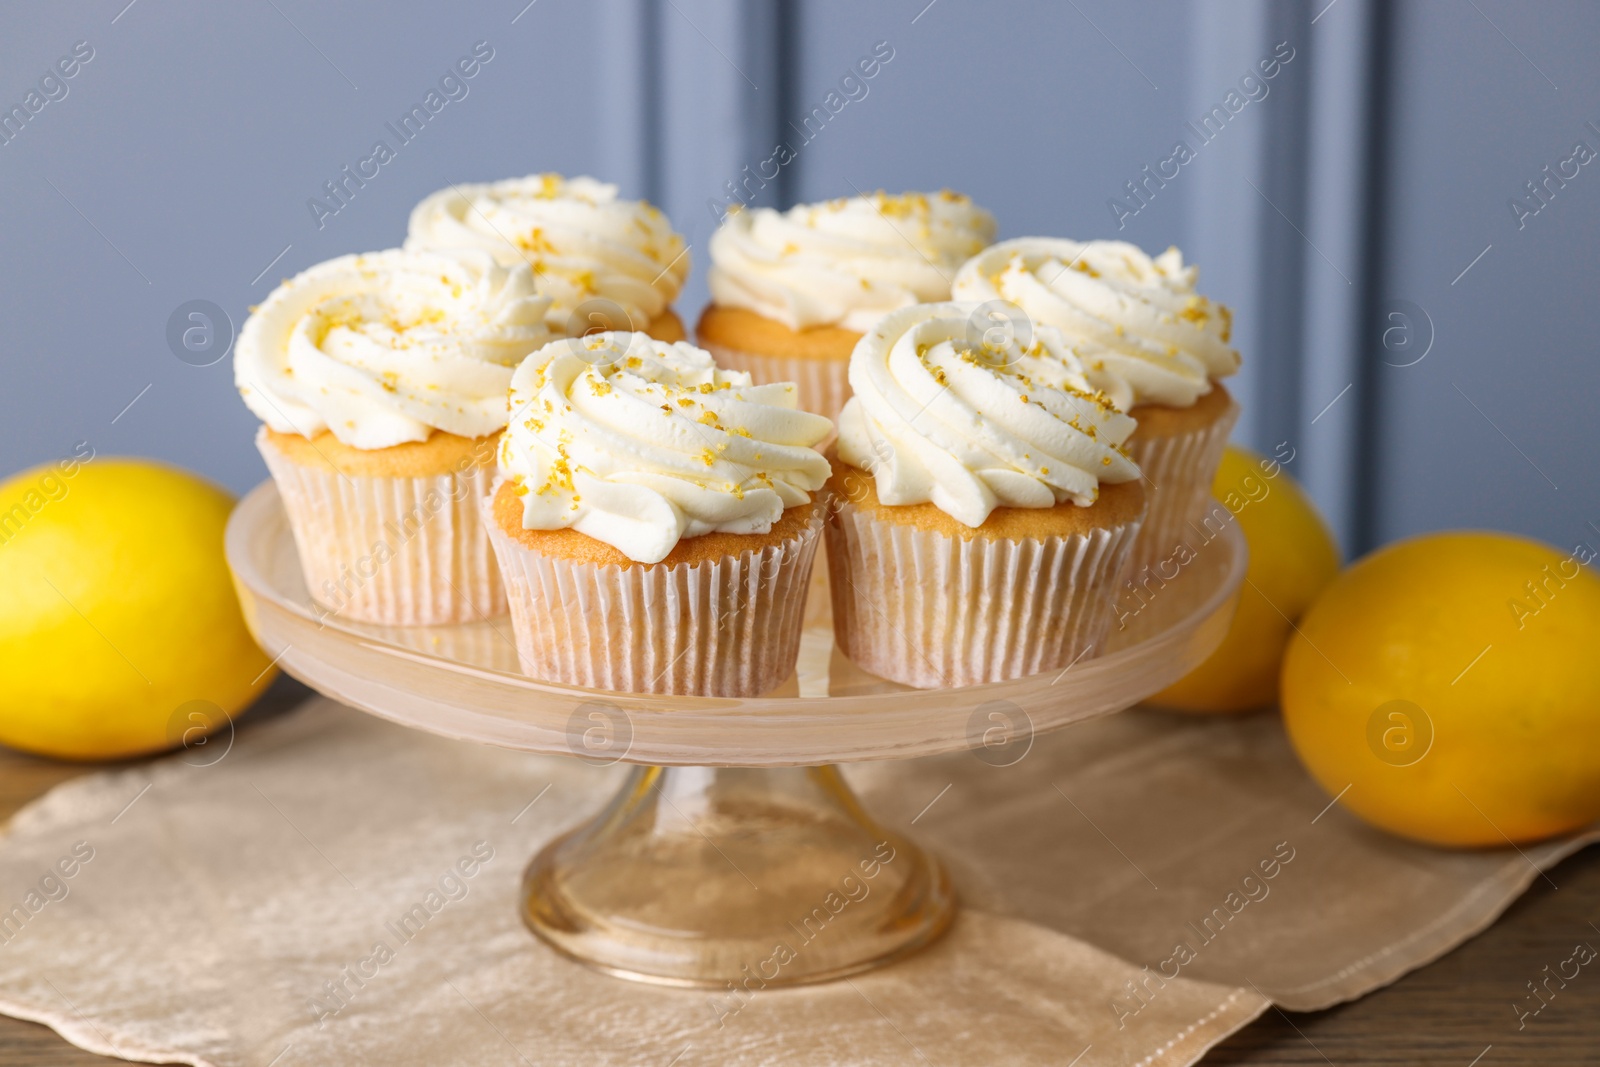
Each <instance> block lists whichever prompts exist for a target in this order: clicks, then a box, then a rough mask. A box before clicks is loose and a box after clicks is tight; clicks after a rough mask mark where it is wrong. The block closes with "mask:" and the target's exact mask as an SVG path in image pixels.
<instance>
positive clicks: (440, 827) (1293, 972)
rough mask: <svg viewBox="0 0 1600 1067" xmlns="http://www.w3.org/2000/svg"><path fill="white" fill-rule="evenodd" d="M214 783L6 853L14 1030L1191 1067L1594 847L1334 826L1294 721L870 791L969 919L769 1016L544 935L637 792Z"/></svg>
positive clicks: (927, 767) (296, 778)
mask: <svg viewBox="0 0 1600 1067" xmlns="http://www.w3.org/2000/svg"><path fill="white" fill-rule="evenodd" d="M217 751H218V750H217V749H212V750H211V751H210V752H206V751H205V750H197V751H195V752H191V753H185V754H183V755H180V756H179V757H175V758H173V759H169V760H164V761H160V762H157V763H154V764H150V765H148V766H145V767H141V768H138V769H134V770H127V771H118V772H112V773H105V774H99V775H94V776H90V777H86V778H82V779H78V780H76V781H73V782H70V783H68V784H66V785H64V786H62V787H60V788H58V789H57V790H55V791H53V792H52V793H50V794H49V795H47V796H46V797H44V798H43V799H41V800H40V801H38V802H36V803H35V804H33V805H32V806H30V807H29V808H27V809H25V810H24V811H23V812H21V813H19V815H18V816H17V817H16V819H15V820H14V822H13V824H12V826H11V828H10V832H9V835H8V837H7V838H6V839H5V840H4V841H3V842H0V909H4V911H3V912H0V1012H4V1013H5V1014H10V1015H14V1016H18V1017H21V1018H28V1019H34V1020H38V1021H40V1022H44V1023H47V1024H48V1025H50V1026H53V1027H55V1028H56V1029H57V1030H58V1031H60V1032H61V1033H62V1034H63V1035H64V1036H66V1037H67V1038H68V1039H69V1040H71V1041H72V1042H74V1043H75V1044H78V1045H81V1046H83V1047H84V1048H88V1049H90V1050H92V1051H96V1052H102V1053H106V1054H109V1055H120V1056H123V1057H125V1058H130V1059H144V1060H150V1061H179V1062H186V1063H192V1064H215V1065H218V1067H224V1065H227V1067H232V1065H269V1064H270V1065H272V1067H299V1065H308V1064H346V1065H347V1064H362V1063H382V1064H397V1065H404V1064H419V1065H420V1064H428V1065H435V1064H446V1063H470V1064H498V1063H505V1064H519V1063H526V1064H569V1063H570V1064H579V1063H582V1064H594V1063H598V1064H641V1063H642V1064H649V1063H656V1064H662V1065H667V1064H676V1065H679V1067H691V1065H697V1064H722V1063H739V1064H748V1063H757V1064H760V1063H784V1064H791V1063H797V1064H817V1065H832V1064H879V1063H882V1064H901V1063H908V1062H927V1063H933V1064H967V1063H972V1064H991V1063H1018V1064H1031V1063H1039V1064H1045V1063H1051V1064H1068V1063H1077V1064H1079V1065H1081V1067H1090V1065H1093V1064H1152V1065H1153V1064H1185V1063H1191V1062H1193V1061H1194V1060H1196V1059H1198V1058H1199V1057H1200V1056H1201V1055H1202V1054H1203V1053H1204V1051H1205V1049H1207V1048H1208V1047H1210V1046H1211V1045H1212V1044H1214V1043H1215V1042H1216V1041H1218V1040H1220V1039H1221V1038H1222V1037H1223V1036H1225V1035H1226V1034H1228V1033H1230V1032H1232V1031H1233V1030H1236V1029H1238V1028H1239V1027H1241V1026H1243V1025H1245V1024H1246V1023H1247V1022H1248V1021H1249V1020H1250V1019H1252V1018H1254V1017H1255V1016H1256V1015H1257V1014H1259V1012H1260V1011H1262V1010H1263V1009H1264V1008H1265V1007H1266V1004H1267V1001H1266V1000H1265V999H1264V996H1263V994H1265V995H1266V996H1271V997H1273V998H1275V999H1278V1000H1279V1001H1280V1002H1281V1003H1284V1004H1286V1005H1289V1006H1292V1007H1311V1006H1316V1005H1320V1004H1326V1003H1332V1002H1334V1001H1336V1000H1339V999H1342V998H1346V997H1351V996H1357V995H1359V994H1361V993H1362V992H1365V991H1367V990H1369V989H1372V988H1374V987H1376V986H1378V985H1381V984H1383V983H1384V982H1387V981H1390V980H1392V979H1393V978H1394V977H1395V976H1397V975H1398V974H1400V973H1402V972H1404V971H1405V970H1407V969H1409V968H1411V967H1415V966H1418V965H1419V964H1421V963H1423V962H1426V961H1427V960H1429V959H1431V958H1433V957H1434V956H1436V955H1438V954H1439V953H1441V952H1443V951H1445V950H1446V949H1447V948H1448V947H1449V946H1450V945H1453V944H1455V943H1457V942H1459V941H1460V940H1462V939H1463V938H1465V937H1467V936H1469V935H1470V934H1471V933H1473V932H1475V931H1476V930H1478V929H1481V928H1482V927H1483V926H1484V925H1486V924H1487V923H1488V922H1490V921H1492V919H1493V918H1494V916H1495V915H1496V914H1498V913H1499V911H1500V910H1501V909H1502V908H1503V907H1504V906H1505V905H1506V904H1507V903H1508V902H1509V901H1510V900H1511V899H1512V898H1513V897H1514V896H1515V895H1516V894H1517V893H1518V892H1520V891H1521V890H1522V888H1524V887H1525V886H1526V885H1527V884H1528V882H1529V881H1530V880H1531V879H1532V878H1533V877H1536V876H1537V874H1536V872H1535V870H1534V865H1538V866H1548V865H1550V864H1553V863H1554V862H1555V861H1556V860H1557V859H1558V858H1559V857H1560V856H1561V855H1564V854H1566V853H1567V852H1570V851H1571V850H1572V849H1574V848H1576V847H1577V843H1576V842H1575V841H1567V842H1561V843H1556V844H1550V845H1545V846H1541V847H1539V848H1536V849H1526V850H1524V851H1525V853H1526V856H1525V857H1524V856H1523V855H1520V854H1518V853H1517V852H1515V851H1513V850H1510V849H1507V850H1504V851H1500V852H1485V853H1444V852H1435V851H1431V850H1427V849H1421V848H1417V847H1415V846H1409V845H1405V844H1402V843H1399V842H1396V841H1393V840H1390V839H1388V838H1385V837H1383V836H1381V835H1378V834H1375V833H1372V832H1369V831H1367V830H1365V829H1363V828H1362V827H1360V826H1359V825H1358V824H1356V823H1355V822H1354V821H1353V820H1351V819H1349V818H1347V817H1346V816H1345V815H1344V813H1343V812H1342V811H1340V810H1339V809H1338V808H1337V807H1334V808H1332V809H1330V810H1327V811H1325V812H1322V813H1321V815H1320V817H1317V816H1318V814H1319V811H1320V810H1321V809H1322V808H1323V807H1324V805H1326V803H1327V801H1326V798H1324V797H1322V796H1321V794H1320V793H1319V792H1318V791H1317V790H1316V788H1315V787H1314V786H1312V785H1311V784H1310V783H1309V782H1308V781H1306V779H1305V778H1304V776H1303V774H1302V773H1301V772H1300V771H1299V770H1298V768H1297V766H1296V765H1295V764H1294V762H1293V757H1292V755H1291V754H1290V753H1289V752H1288V750H1287V748H1286V746H1285V744H1284V742H1283V739H1282V734H1281V730H1280V729H1279V728H1278V726H1277V724H1276V720H1274V719H1272V718H1270V717H1259V718H1255V719H1250V720H1244V721H1236V722H1199V723H1197V722H1190V721H1186V720H1180V719H1173V718H1167V717H1162V716H1157V715H1153V714H1147V713H1132V714H1127V715H1123V716H1115V717H1112V718H1110V719H1107V720H1103V721H1099V722H1094V723H1088V724H1084V725H1082V726H1077V727H1073V728H1071V729H1069V730H1065V731H1062V732H1060V733H1057V734H1054V735H1050V736H1047V737H1041V738H1038V739H1036V740H1035V742H1034V743H1033V745H1032V747H1031V748H1030V749H1028V750H1027V752H1026V755H1025V756H1023V758H1021V759H1020V760H1019V761H1017V762H1015V763H1014V764H1012V765H1010V766H1003V767H1002V766H993V765H991V763H986V762H984V761H983V760H981V759H979V758H978V757H977V756H975V755H971V754H960V755H956V756H948V757H940V758H937V759H931V760H922V761H915V762H910V763H901V764H879V765H866V766H860V767H854V768H850V769H849V770H848V772H847V773H848V774H849V775H850V777H851V779H852V781H853V782H854V783H855V784H856V786H857V788H858V789H859V790H860V791H861V792H862V794H863V796H864V798H865V799H866V801H867V803H868V806H869V807H870V808H872V809H873V810H874V811H875V812H877V813H878V814H879V815H881V816H882V817H883V818H884V820H885V821H887V822H890V823H895V824H898V825H900V826H901V827H903V828H904V827H907V826H908V824H914V825H909V829H910V832H912V833H913V834H915V835H916V836H918V837H919V838H920V839H921V840H922V841H923V842H924V843H926V844H928V845H930V846H932V847H934V848H936V849H938V851H939V852H940V854H941V856H942V857H943V858H944V859H945V860H946V862H947V863H948V864H949V865H950V867H951V869H952V871H953V872H954V873H955V875H956V879H957V884H958V886H959V889H960V891H961V893H962V894H963V900H964V902H965V904H966V908H965V910H964V911H963V913H962V917H961V919H960V920H959V921H958V922H957V924H956V926H955V928H954V929H953V931H952V932H951V934H950V935H949V936H948V937H947V938H945V939H944V940H943V941H941V942H940V943H939V944H937V945H936V946H934V947H933V948H932V949H930V950H928V951H927V952H924V953H922V954H921V955H919V956H916V957H914V958H912V959H910V960H907V961H905V962H903V963H901V964H898V965H896V966H893V967H889V968H885V969H882V970H879V971H876V972H872V973H869V974H866V975H862V976H858V977H856V978H853V979H850V980H847V981H841V982H835V983H831V984H827V985H820V986H811V987H804V988H800V989H792V990H781V991H778V990H772V991H763V992H758V993H756V994H754V995H753V996H750V997H749V998H748V999H745V1000H742V1001H741V1000H733V999H731V998H729V997H727V996H718V995H716V994H714V993H713V994H708V993H706V992H704V991H699V992H696V991H678V990H666V989H658V988H654V987H649V986H642V985H636V984H633V983H628V982H623V981H619V980H616V979H611V978H607V977H604V976H602V975H599V974H597V973H594V972H591V971H589V970H587V969H586V968H583V967H581V966H578V965H576V964H573V963H570V962H568V961H566V960H564V959H562V958H561V957H558V956H556V955H555V954H554V953H553V952H551V951H550V950H548V949H547V948H545V947H544V946H543V944H542V943H540V942H538V941H537V940H535V939H534V938H533V937H532V936H531V935H530V934H528V933H527V932H526V931H525V930H524V929H523V927H522V926H521V924H520V921H519V920H518V917H517V912H516V904H515V901H516V893H517V881H518V878H519V876H520V873H521V869H522V867H523V866H524V864H525V863H526V862H527V860H528V858H529V857H530V855H531V854H532V853H533V851H534V850H535V849H536V848H537V847H538V846H539V845H540V844H542V843H543V842H544V841H545V840H547V839H548V838H549V837H551V836H552V835H554V834H555V833H557V832H558V831H560V830H561V829H564V828H565V827H567V826H569V825H571V824H573V823H575V822H577V821H578V820H580V819H582V818H584V817H585V816H587V815H589V814H590V813H592V812H593V811H594V810H595V809H596V807H597V806H598V805H599V804H600V803H601V802H602V801H603V800H604V799H605V798H606V797H607V796H608V795H609V793H610V791H611V790H612V789H613V788H614V787H615V785H616V784H617V782H618V780H619V775H620V773H621V769H620V768H608V769H604V770H597V769H593V768H589V767H586V766H584V765H583V764H581V763H579V762H577V761H576V760H567V759H559V758H548V757H534V756H528V755H525V754H520V753H514V752H509V751H500V750H495V749H489V748H482V747H477V746H472V745H466V744H458V743H453V742H449V741H443V740H440V739H437V738H433V737H430V736H426V735H423V734H420V733H415V732H412V731H407V730H404V729H401V728H399V727H396V726H392V725H389V724H387V723H384V722H381V721H379V720H376V719H373V718H370V717H368V716H365V715H361V714H359V713H357V712H353V711H350V710H349V709H345V708H342V707H339V706H338V705H336V704H334V703H332V702H330V701H327V700H323V699H317V700H313V701H310V702H308V703H307V705H306V706H305V707H304V708H303V709H302V710H301V711H299V712H297V713H295V714H293V715H291V716H288V717H285V718H283V719H280V720H276V721H271V722H267V723H264V724H261V725H259V726H255V727H251V728H245V729H241V731H240V732H239V735H238V737H237V739H236V740H235V741H234V743H233V745H232V748H231V749H227V750H226V754H225V755H224V756H223V757H222V758H221V759H217V758H216V755H217ZM986 755H987V756H989V758H990V759H991V761H992V760H993V759H994V753H993V752H989V753H986ZM1006 758H1007V759H1010V758H1011V756H1010V754H1008V755H1007V756H1006ZM1314 817H1317V818H1315V821H1313V819H1314ZM1269 870H1270V871H1271V875H1270V877H1269V876H1268V874H1267V871H1269ZM69 872H70V873H69ZM1246 874H1251V876H1252V877H1251V880H1250V881H1249V882H1248V883H1247V882H1246V881H1245V875H1246ZM1230 892H1232V893H1234V894H1235V895H1234V896H1233V897H1230V896H1229V894H1230ZM1238 901H1245V903H1244V904H1243V905H1242V906H1240V905H1238V903H1237V902H1238ZM13 905H17V906H18V907H20V909H21V911H20V913H19V912H18V911H17V910H16V909H15V908H14V907H13ZM1235 907H1238V909H1239V910H1237V911H1234V910H1233V908H1235ZM1218 909H1220V910H1218ZM8 917H9V925H7V919H8ZM1191 922H1192V923H1193V924H1194V925H1193V926H1190V925H1189V924H1190V923H1191ZM1208 923H1209V925H1208ZM1208 935H1209V936H1208ZM1180 941H1185V942H1187V943H1188V944H1189V945H1190V946H1191V953H1190V956H1192V958H1185V959H1184V960H1183V961H1182V962H1178V963H1175V962H1172V961H1174V960H1175V959H1176V956H1175V953H1174V949H1175V947H1176V945H1177V943H1178V942H1180ZM1163 972H1165V974H1164V973H1163ZM1172 974H1176V975H1177V977H1170V975H1172Z"/></svg>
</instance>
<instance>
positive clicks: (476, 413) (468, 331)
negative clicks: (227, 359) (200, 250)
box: [233, 249, 550, 449]
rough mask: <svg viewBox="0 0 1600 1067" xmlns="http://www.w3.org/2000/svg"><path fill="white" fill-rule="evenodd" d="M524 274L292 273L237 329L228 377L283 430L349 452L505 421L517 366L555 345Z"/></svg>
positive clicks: (351, 268) (491, 267)
mask: <svg viewBox="0 0 1600 1067" xmlns="http://www.w3.org/2000/svg"><path fill="white" fill-rule="evenodd" d="M549 305H550V300H549V298H548V297H544V296H540V295H537V294H536V293H535V292H534V286H533V275H532V273H530V271H529V270H528V267H527V265H526V264H521V265H519V266H516V267H509V268H508V267H502V266H500V265H498V264H496V263H495V262H494V261H493V260H492V259H491V258H489V257H488V256H486V255H483V254H481V253H479V254H475V255H472V256H467V257H461V258H458V257H446V256H438V255H433V254H430V253H424V252H404V251H400V250H399V249H393V250H390V251H386V252H371V253H367V254H364V255H353V256H341V257H339V258H338V259H332V260H329V261H327V262H326V263H319V264H317V265H316V266H314V267H311V268H310V269H308V270H306V271H304V272H302V273H300V274H298V275H296V276H295V277H294V278H292V279H290V280H289V281H286V282H284V283H283V284H282V285H280V286H278V287H277V288H276V289H274V290H273V291H272V293H271V295H269V296H268V297H267V299H266V301H265V302H264V303H262V304H261V306H260V307H258V308H256V309H254V311H253V312H252V313H251V315H250V317H249V318H248V319H246V320H245V324H244V328H243V329H242V330H241V331H240V332H239V341H238V346H237V348H236V349H235V351H234V360H233V370H234V381H235V383H236V384H237V385H238V387H239V392H240V394H241V395H242V396H243V397H244V402H245V404H247V405H248V406H249V408H250V410H251V411H253V412H255V413H256V415H258V416H259V417H260V418H261V419H262V421H264V422H265V423H266V424H267V425H268V426H270V427H272V428H273V429H274V430H277V431H278V432H279V433H297V434H300V435H302V436H305V437H314V436H316V435H317V434H319V433H321V432H322V431H323V430H328V431H331V432H332V433H333V435H334V436H335V437H337V438H338V439H339V440H340V441H341V442H343V443H344V444H347V445H350V446H351V447H353V448H362V449H377V448H387V447H389V446H391V445H397V444H401V443H404V442H406V441H425V440H427V439H428V437H429V436H431V435H432V433H433V431H435V430H444V431H446V432H448V433H453V434H459V435H461V436H463V437H482V436H485V435H487V434H492V433H495V432H497V431H498V430H500V429H501V427H503V426H505V424H506V389H507V388H508V387H509V385H510V382H511V372H512V369H513V368H514V367H515V366H516V365H517V363H518V362H519V361H520V360H521V359H522V357H524V356H526V355H527V354H528V353H529V352H531V351H533V350H534V349H535V348H538V347H539V346H540V345H542V344H544V343H545V341H547V340H548V339H549V337H550V331H549V330H548V329H546V328H545V325H544V316H545V311H546V309H547V308H548V307H549Z"/></svg>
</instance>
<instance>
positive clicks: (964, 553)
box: [827, 303, 1145, 688]
mask: <svg viewBox="0 0 1600 1067" xmlns="http://www.w3.org/2000/svg"><path fill="white" fill-rule="evenodd" d="M1015 325H1016V329H1015V330H1014V331H1010V330H1005V329H996V328H995V327H994V325H993V324H992V323H991V322H990V321H989V320H988V319H986V318H985V309H983V308H981V307H980V306H979V305H977V304H955V303H943V304H926V305H921V306H917V307H910V308H906V309H904V310H902V311H897V312H895V313H893V314H891V315H890V316H888V317H887V318H885V319H883V320H882V321H881V322H879V323H878V325H877V326H875V327H873V328H872V330H871V331H870V332H868V333H867V335H866V336H865V337H863V338H862V340H861V342H860V343H859V344H858V345H856V349H855V352H854V353H853V354H852V355H851V357H850V385H851V387H852V388H853V389H854V391H855V395H854V396H853V397H852V398H851V399H850V401H849V402H848V403H847V404H846V405H845V408H844V411H843V413H842V414H841V415H840V417H839V442H838V446H837V454H838V460H839V462H838V464H837V465H836V466H835V469H834V474H833V477H832V479H831V481H830V489H831V491H832V496H833V504H834V506H833V507H832V508H830V512H829V519H828V527H827V545H828V575H829V579H830V581H831V587H832V593H833V620H834V632H835V636H836V638H837V639H838V643H839V648H840V650H841V651H842V652H843V653H844V654H845V655H846V656H848V657H849V658H850V659H851V660H853V661H854V662H855V663H856V664H857V665H859V666H861V667H862V668H864V669H866V670H868V671H871V672H872V673H874V674H876V675H879V676H880V677H883V678H888V679H891V680H893V681H896V682H901V683H904V684H906V685H912V686H918V687H921V688H936V687H944V686H966V685H977V684H980V683H983V682H998V681H1002V680H1004V679H1007V678H1017V677H1022V676H1025V675H1029V674H1034V673H1037V672H1039V671H1047V670H1061V669H1064V668H1066V667H1067V666H1069V665H1071V664H1072V663H1073V662H1075V661H1076V660H1077V659H1078V658H1080V657H1082V656H1084V655H1087V654H1089V653H1090V652H1092V651H1094V650H1096V646H1097V645H1098V644H1100V643H1101V642H1102V640H1103V638H1104V635H1105V633H1106V630H1107V628H1108V627H1109V625H1110V623H1111V620H1112V618H1113V617H1114V607H1113V603H1112V593H1113V591H1114V586H1115V583H1116V581H1117V578H1118V575H1119V574H1120V573H1121V571H1122V568H1123V565H1124V564H1125V562H1126V560H1127V556H1128V552H1129V550H1130V548H1131V547H1132V545H1133V541H1134V538H1135V536H1136V535H1137V533H1138V530H1139V523H1140V520H1141V519H1142V518H1143V516H1144V508H1145V501H1144V490H1143V488H1142V486H1141V485H1140V482H1139V470H1138V468H1137V467H1136V466H1135V465H1134V463H1133V462H1132V461H1131V460H1130V459H1129V458H1128V456H1127V454H1126V452H1125V451H1124V450H1123V449H1122V448H1121V447H1120V446H1121V445H1122V443H1123V442H1124V441H1125V440H1126V439H1127V437H1128V435H1129V434H1130V433H1132V432H1133V428H1134V423H1133V420H1132V419H1131V418H1129V417H1128V416H1127V415H1125V414H1123V413H1122V412H1120V411H1118V410H1117V408H1116V407H1115V405H1114V404H1112V402H1111V400H1110V398H1109V397H1107V396H1106V395H1105V394H1103V393H1099V392H1096V391H1094V390H1093V389H1091V387H1090V384H1089V382H1088V380H1087V378H1086V377H1085V375H1084V373H1083V368H1082V367H1081V365H1080V364H1079V363H1078V360H1077V359H1076V357H1075V356H1074V355H1073V354H1072V351H1071V350H1070V349H1069V348H1068V347H1067V344H1066V342H1065V341H1064V340H1063V339H1062V337H1061V335H1060V334H1059V333H1058V332H1057V331H1056V330H1054V329H1051V328H1050V327H1035V328H1030V327H1029V324H1028V323H1027V322H1026V320H1023V321H1021V322H1019V323H1016V324H1015Z"/></svg>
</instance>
